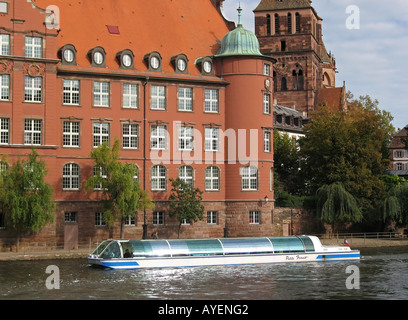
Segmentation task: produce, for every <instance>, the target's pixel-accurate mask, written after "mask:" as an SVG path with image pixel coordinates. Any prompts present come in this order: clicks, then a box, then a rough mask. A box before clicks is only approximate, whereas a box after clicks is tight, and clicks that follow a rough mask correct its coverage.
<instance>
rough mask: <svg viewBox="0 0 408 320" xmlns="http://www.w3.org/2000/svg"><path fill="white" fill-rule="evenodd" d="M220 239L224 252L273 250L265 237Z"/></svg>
mask: <svg viewBox="0 0 408 320" xmlns="http://www.w3.org/2000/svg"><path fill="white" fill-rule="evenodd" d="M220 240H221V242H222V246H223V247H224V252H225V254H235V253H263V252H273V247H272V245H271V243H270V242H269V240H268V239H267V238H259V239H220Z"/></svg>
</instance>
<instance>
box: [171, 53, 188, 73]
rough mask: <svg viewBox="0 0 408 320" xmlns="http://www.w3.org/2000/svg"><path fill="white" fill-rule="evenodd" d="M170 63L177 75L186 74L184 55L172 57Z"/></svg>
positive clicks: (186, 62) (186, 64) (186, 66)
mask: <svg viewBox="0 0 408 320" xmlns="http://www.w3.org/2000/svg"><path fill="white" fill-rule="evenodd" d="M171 63H172V64H173V67H174V69H175V70H176V72H177V73H188V59H187V56H186V55H185V54H179V55H177V56H175V57H172V58H171Z"/></svg>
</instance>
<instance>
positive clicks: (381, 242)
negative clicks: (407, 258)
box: [320, 237, 408, 249]
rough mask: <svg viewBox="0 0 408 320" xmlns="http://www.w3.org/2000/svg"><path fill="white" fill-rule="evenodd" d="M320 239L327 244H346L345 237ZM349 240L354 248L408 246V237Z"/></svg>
mask: <svg viewBox="0 0 408 320" xmlns="http://www.w3.org/2000/svg"><path fill="white" fill-rule="evenodd" d="M320 241H321V242H322V244H323V245H325V246H342V245H344V238H341V239H340V238H338V239H337V238H332V239H320ZM347 241H348V243H349V245H350V247H351V248H352V249H361V248H376V247H378V248H381V247H401V246H408V239H403V240H401V239H364V238H350V237H348V238H347Z"/></svg>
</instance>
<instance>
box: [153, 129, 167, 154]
mask: <svg viewBox="0 0 408 320" xmlns="http://www.w3.org/2000/svg"><path fill="white" fill-rule="evenodd" d="M166 135H167V130H166V126H163V125H153V126H152V127H151V132H150V148H151V149H152V150H165V149H166V144H167V139H166Z"/></svg>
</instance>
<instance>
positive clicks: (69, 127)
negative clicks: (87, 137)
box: [62, 121, 79, 147]
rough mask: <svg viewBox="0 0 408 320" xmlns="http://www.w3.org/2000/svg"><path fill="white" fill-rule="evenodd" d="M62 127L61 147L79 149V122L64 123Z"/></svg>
mask: <svg viewBox="0 0 408 320" xmlns="http://www.w3.org/2000/svg"><path fill="white" fill-rule="evenodd" d="M62 127H63V128H62V130H63V133H62V145H63V146H64V147H79V121H64V123H63V125H62Z"/></svg>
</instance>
